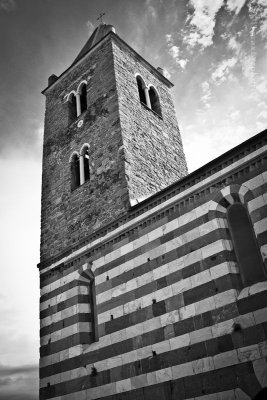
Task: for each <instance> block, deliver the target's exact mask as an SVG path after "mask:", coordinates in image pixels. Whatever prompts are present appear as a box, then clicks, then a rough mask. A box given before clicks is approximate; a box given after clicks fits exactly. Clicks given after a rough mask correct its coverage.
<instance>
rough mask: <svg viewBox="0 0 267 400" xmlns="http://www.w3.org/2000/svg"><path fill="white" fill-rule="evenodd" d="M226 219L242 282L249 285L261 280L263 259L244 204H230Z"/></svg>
mask: <svg viewBox="0 0 267 400" xmlns="http://www.w3.org/2000/svg"><path fill="white" fill-rule="evenodd" d="M227 219H228V224H229V229H230V233H231V236H232V240H233V246H234V250H235V253H236V257H237V260H238V263H239V268H240V275H241V279H242V282H243V284H244V285H251V284H253V283H256V282H258V281H260V280H262V279H263V278H264V269H263V261H262V257H261V254H260V251H259V248H258V244H257V241H256V237H255V233H254V229H253V226H252V223H251V221H250V218H249V215H248V212H247V210H246V208H245V206H244V205H243V204H241V203H234V204H232V205H230V206H229V207H228V209H227Z"/></svg>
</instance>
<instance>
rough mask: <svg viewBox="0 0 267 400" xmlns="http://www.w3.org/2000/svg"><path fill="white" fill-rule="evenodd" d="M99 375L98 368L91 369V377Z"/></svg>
mask: <svg viewBox="0 0 267 400" xmlns="http://www.w3.org/2000/svg"><path fill="white" fill-rule="evenodd" d="M96 375H97V369H96V367H92V368H91V376H96Z"/></svg>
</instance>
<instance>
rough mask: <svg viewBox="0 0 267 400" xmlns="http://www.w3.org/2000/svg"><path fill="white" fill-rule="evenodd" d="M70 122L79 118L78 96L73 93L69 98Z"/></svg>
mask: <svg viewBox="0 0 267 400" xmlns="http://www.w3.org/2000/svg"><path fill="white" fill-rule="evenodd" d="M68 112H69V124H70V123H71V122H73V121H74V120H75V119H76V118H77V107H76V97H75V96H74V94H73V93H72V94H71V95H70V97H69V100H68Z"/></svg>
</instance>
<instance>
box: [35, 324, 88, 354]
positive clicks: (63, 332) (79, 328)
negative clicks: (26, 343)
mask: <svg viewBox="0 0 267 400" xmlns="http://www.w3.org/2000/svg"><path fill="white" fill-rule="evenodd" d="M92 331H93V329H92V324H91V323H90V322H89V321H86V322H78V323H77V324H73V325H69V326H67V327H65V328H62V329H60V330H57V331H54V332H52V333H50V334H49V335H46V336H43V337H41V338H40V346H41V348H42V347H43V346H46V345H47V344H50V343H53V342H58V341H59V340H62V339H66V338H68V337H69V336H72V335H74V334H76V333H80V332H92Z"/></svg>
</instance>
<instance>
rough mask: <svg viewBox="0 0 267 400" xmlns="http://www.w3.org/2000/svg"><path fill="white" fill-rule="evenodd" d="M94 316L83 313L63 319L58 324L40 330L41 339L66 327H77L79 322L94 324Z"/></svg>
mask: <svg viewBox="0 0 267 400" xmlns="http://www.w3.org/2000/svg"><path fill="white" fill-rule="evenodd" d="M91 319H92V314H91V313H90V314H89V313H83V314H74V315H72V316H71V317H69V318H64V319H61V320H60V321H58V322H54V323H53V324H51V325H47V326H44V327H43V328H41V329H40V337H42V336H45V335H50V334H51V333H53V332H55V331H60V330H61V329H63V328H64V327H68V326H70V325H75V324H76V323H79V322H92V321H91Z"/></svg>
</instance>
